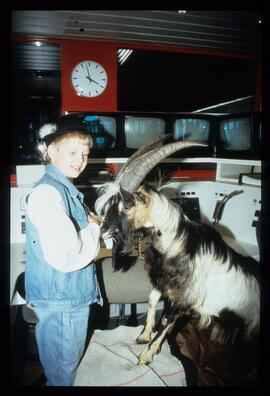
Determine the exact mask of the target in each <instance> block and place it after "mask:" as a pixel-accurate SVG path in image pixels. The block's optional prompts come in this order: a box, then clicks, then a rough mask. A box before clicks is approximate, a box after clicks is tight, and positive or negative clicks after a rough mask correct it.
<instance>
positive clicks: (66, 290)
mask: <svg viewBox="0 0 270 396" xmlns="http://www.w3.org/2000/svg"><path fill="white" fill-rule="evenodd" d="M40 137H41V138H42V139H43V148H44V151H43V157H44V160H45V161H46V163H47V164H46V173H45V175H44V176H43V177H42V178H41V179H40V180H39V181H38V183H37V184H36V185H35V187H34V188H33V190H32V192H31V193H30V194H29V196H28V197H27V199H26V241H27V245H26V260H27V261H26V271H25V289H26V302H27V305H28V306H29V307H30V308H31V309H32V310H33V311H34V312H35V314H36V316H37V318H38V323H37V324H36V330H35V331H36V340H37V345H38V351H39V357H40V361H41V364H42V366H43V369H44V372H45V375H46V378H47V385H48V386H53V385H54V386H70V385H73V383H74V380H75V376H76V370H77V366H78V363H79V361H80V359H81V357H82V353H83V350H84V346H85V340H86V334H87V324H88V317H89V312H90V305H91V304H92V303H94V302H99V303H101V304H102V300H101V297H100V294H99V285H98V282H97V278H96V273H95V264H93V263H92V260H93V259H94V258H95V257H96V256H97V255H98V252H99V246H100V245H99V238H100V227H99V223H98V221H97V219H96V217H94V216H91V215H89V214H88V212H87V209H86V207H85V206H84V203H83V194H82V193H80V192H79V191H78V190H77V188H76V187H75V186H74V185H73V183H72V179H73V178H77V177H78V176H79V175H80V174H81V172H82V171H83V170H84V169H85V167H86V165H87V159H88V155H89V151H90V149H91V147H92V145H93V142H92V139H91V137H90V135H89V134H88V133H87V130H86V129H85V128H84V127H83V126H74V127H64V128H60V129H57V128H56V125H53V124H47V125H45V126H44V127H43V128H41V130H40Z"/></svg>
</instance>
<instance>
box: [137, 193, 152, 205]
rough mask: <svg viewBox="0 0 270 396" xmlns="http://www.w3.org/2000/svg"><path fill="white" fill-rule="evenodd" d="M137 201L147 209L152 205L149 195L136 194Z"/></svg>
mask: <svg viewBox="0 0 270 396" xmlns="http://www.w3.org/2000/svg"><path fill="white" fill-rule="evenodd" d="M135 195H136V199H137V200H138V201H139V202H140V203H142V204H143V205H144V206H145V207H147V206H149V204H150V197H149V195H148V194H145V193H141V192H137V193H135Z"/></svg>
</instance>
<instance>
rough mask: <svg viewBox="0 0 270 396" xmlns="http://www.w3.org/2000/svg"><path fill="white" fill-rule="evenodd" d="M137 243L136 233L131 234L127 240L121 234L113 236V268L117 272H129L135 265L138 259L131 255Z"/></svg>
mask: <svg viewBox="0 0 270 396" xmlns="http://www.w3.org/2000/svg"><path fill="white" fill-rule="evenodd" d="M135 243H136V242H135V235H134V232H130V233H129V235H128V237H127V236H125V238H123V234H122V233H120V232H117V233H115V234H114V235H113V249H112V253H113V256H112V267H113V269H114V270H115V271H120V270H122V271H123V272H125V271H128V270H129V269H130V268H131V267H132V266H133V265H134V264H135V262H136V259H137V257H136V256H131V255H129V253H130V252H131V251H132V250H133V248H134V247H135Z"/></svg>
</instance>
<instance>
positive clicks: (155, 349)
mask: <svg viewBox="0 0 270 396" xmlns="http://www.w3.org/2000/svg"><path fill="white" fill-rule="evenodd" d="M178 317H179V314H176V313H175V311H174V310H172V311H171V312H170V313H168V314H165V315H164V316H163V317H162V318H161V322H160V327H159V329H158V332H157V334H156V335H155V337H154V338H153V340H152V341H151V342H150V344H149V345H148V346H147V347H146V348H145V349H144V350H143V351H142V352H141V354H140V355H139V358H138V364H149V363H151V362H152V361H153V357H154V355H156V354H157V353H159V352H160V349H161V343H162V341H163V339H164V338H165V336H166V334H167V332H168V331H169V330H170V329H172V328H173V326H174V324H175V322H176V319H177V318H178Z"/></svg>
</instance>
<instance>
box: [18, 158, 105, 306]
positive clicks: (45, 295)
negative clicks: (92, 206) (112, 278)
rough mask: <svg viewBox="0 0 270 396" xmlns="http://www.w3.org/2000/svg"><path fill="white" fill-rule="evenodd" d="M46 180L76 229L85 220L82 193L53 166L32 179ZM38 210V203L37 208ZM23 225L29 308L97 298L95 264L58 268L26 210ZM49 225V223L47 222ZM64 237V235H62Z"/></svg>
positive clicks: (80, 304)
mask: <svg viewBox="0 0 270 396" xmlns="http://www.w3.org/2000/svg"><path fill="white" fill-rule="evenodd" d="M40 184H49V185H51V186H53V187H54V188H56V189H57V190H58V191H59V193H60V194H61V196H62V199H63V201H64V205H65V209H66V212H67V213H68V215H69V216H70V219H71V220H72V222H73V224H74V226H75V228H76V229H77V231H79V230H81V229H82V228H85V227H86V226H87V224H88V220H87V213H86V209H85V207H84V205H83V194H82V193H81V192H79V191H78V190H77V188H76V187H75V186H74V185H73V184H72V182H71V181H70V180H69V179H67V178H66V177H65V176H64V175H63V174H62V173H61V172H60V171H59V170H58V169H57V168H56V167H55V166H53V165H51V164H50V165H46V173H45V174H44V176H43V177H42V178H41V179H40V180H39V181H38V182H37V183H36V185H35V186H38V185H40ZM40 210H42V207H41V208H40ZM25 225H26V270H25V290H26V303H27V305H28V306H29V307H30V308H34V307H35V306H37V307H50V308H51V309H56V310H62V309H72V308H80V307H83V306H86V305H89V304H91V303H93V302H100V303H101V304H102V299H101V297H100V289H99V285H98V281H97V277H96V268H95V264H93V263H92V264H91V265H87V266H86V267H84V268H82V269H80V270H76V271H72V272H61V271H58V270H56V269H54V268H53V267H52V266H51V265H49V264H48V263H47V262H46V260H45V258H44V255H43V251H42V249H41V245H40V241H39V235H38V230H37V228H36V227H35V226H34V224H32V223H31V221H30V219H29V217H28V215H27V213H26V216H25ZM51 226H52V227H53V223H52V224H51ZM63 238H65V235H63Z"/></svg>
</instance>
